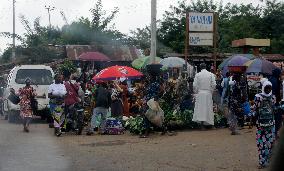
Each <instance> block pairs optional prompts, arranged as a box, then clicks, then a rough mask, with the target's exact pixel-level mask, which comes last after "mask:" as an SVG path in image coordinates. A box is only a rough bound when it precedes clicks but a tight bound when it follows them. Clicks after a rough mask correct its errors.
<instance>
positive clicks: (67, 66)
mask: <svg viewBox="0 0 284 171" xmlns="http://www.w3.org/2000/svg"><path fill="white" fill-rule="evenodd" d="M65 71H68V72H70V73H75V72H76V71H77V69H76V66H75V65H74V64H73V62H72V61H69V60H66V61H64V63H63V64H61V65H59V67H58V70H57V72H58V73H64V72H65Z"/></svg>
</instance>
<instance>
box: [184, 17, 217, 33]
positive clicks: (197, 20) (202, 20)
mask: <svg viewBox="0 0 284 171" xmlns="http://www.w3.org/2000/svg"><path fill="white" fill-rule="evenodd" d="M188 20H189V31H194V32H213V31H214V13H197V12H190V13H189V17H188Z"/></svg>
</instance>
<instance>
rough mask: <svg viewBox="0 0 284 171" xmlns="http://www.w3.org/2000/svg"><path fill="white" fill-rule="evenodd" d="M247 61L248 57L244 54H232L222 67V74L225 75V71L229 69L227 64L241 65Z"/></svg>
mask: <svg viewBox="0 0 284 171" xmlns="http://www.w3.org/2000/svg"><path fill="white" fill-rule="evenodd" d="M247 61H249V59H248V58H246V57H244V56H233V57H232V58H231V59H230V60H228V62H227V64H226V65H225V66H224V67H223V69H222V74H223V75H226V73H227V72H228V71H229V68H228V66H243V65H244V64H245V63H246V62H247Z"/></svg>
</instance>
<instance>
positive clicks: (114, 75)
mask: <svg viewBox="0 0 284 171" xmlns="http://www.w3.org/2000/svg"><path fill="white" fill-rule="evenodd" d="M142 76H143V74H142V73H141V72H139V71H137V70H135V69H133V68H131V67H127V66H117V65H116V66H111V67H108V68H105V69H103V70H101V71H100V72H99V73H98V74H97V75H96V76H94V78H93V80H95V81H97V80H116V79H119V78H127V79H133V78H139V77H142Z"/></svg>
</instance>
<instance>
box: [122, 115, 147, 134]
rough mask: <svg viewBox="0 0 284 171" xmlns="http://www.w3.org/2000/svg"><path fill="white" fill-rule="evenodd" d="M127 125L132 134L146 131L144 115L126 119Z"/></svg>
mask: <svg viewBox="0 0 284 171" xmlns="http://www.w3.org/2000/svg"><path fill="white" fill-rule="evenodd" d="M125 127H126V128H127V129H128V130H129V132H130V133H131V134H142V133H144V132H145V130H146V129H145V127H144V119H143V117H142V116H136V117H135V118H130V119H128V120H127V121H126V123H125Z"/></svg>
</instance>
